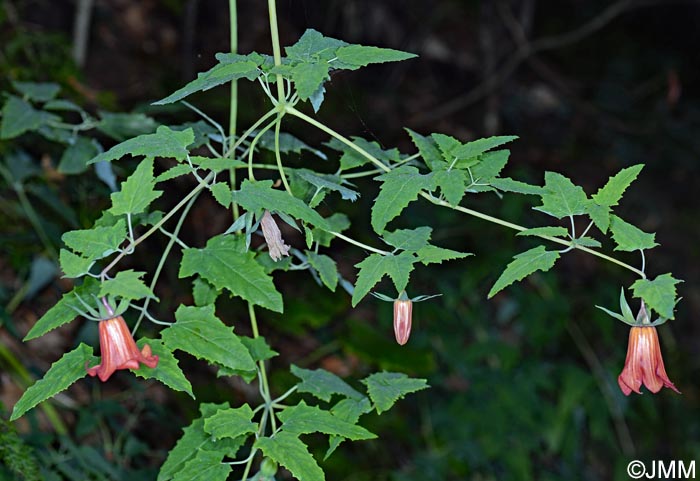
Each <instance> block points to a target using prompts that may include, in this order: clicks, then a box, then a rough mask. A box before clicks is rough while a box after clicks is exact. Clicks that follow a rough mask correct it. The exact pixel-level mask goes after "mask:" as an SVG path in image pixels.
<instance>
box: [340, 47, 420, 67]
mask: <svg viewBox="0 0 700 481" xmlns="http://www.w3.org/2000/svg"><path fill="white" fill-rule="evenodd" d="M336 56H337V57H338V61H340V62H342V64H343V66H342V68H344V69H347V70H355V69H357V68H360V67H365V66H367V65H369V64H371V63H385V62H399V61H401V60H408V59H409V58H414V57H417V55H415V54H412V53H408V52H401V51H400V50H393V49H390V48H379V47H366V46H364V45H348V46H346V47H340V48H339V49H338V50H337V51H336ZM331 64H332V62H331Z"/></svg>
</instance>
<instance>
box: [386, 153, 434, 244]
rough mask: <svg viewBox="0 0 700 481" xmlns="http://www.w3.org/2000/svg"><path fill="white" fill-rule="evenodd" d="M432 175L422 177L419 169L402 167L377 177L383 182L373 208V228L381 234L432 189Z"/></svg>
mask: <svg viewBox="0 0 700 481" xmlns="http://www.w3.org/2000/svg"><path fill="white" fill-rule="evenodd" d="M431 176H432V174H427V175H421V174H420V172H418V169H416V168H415V167H411V166H406V165H404V166H401V167H398V168H396V169H394V170H392V171H391V172H388V173H386V174H383V175H380V176H378V177H376V178H377V179H378V180H381V181H382V186H381V188H380V191H379V195H378V196H377V198H376V199H375V200H374V205H373V206H372V227H373V228H374V231H375V232H377V233H378V234H381V233H382V232H383V231H384V228H385V227H386V225H387V224H388V223H389V222H390V221H391V220H392V219H394V218H395V217H397V216H398V215H399V214H401V212H402V211H403V209H404V208H405V207H406V206H407V205H408V204H409V203H410V202H411V201H414V200H416V199H417V198H418V193H419V192H420V191H421V190H423V189H430V187H431V185H432V177H431Z"/></svg>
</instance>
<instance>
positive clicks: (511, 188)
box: [489, 177, 544, 195]
mask: <svg viewBox="0 0 700 481" xmlns="http://www.w3.org/2000/svg"><path fill="white" fill-rule="evenodd" d="M489 183H490V184H491V186H492V187H495V188H497V189H498V190H502V191H504V192H515V193H516V194H525V195H542V194H543V193H544V189H543V188H542V187H540V186H539V185H530V184H526V183H525V182H520V181H519V180H513V179H511V178H508V177H504V178H502V179H493V180H491V182H489Z"/></svg>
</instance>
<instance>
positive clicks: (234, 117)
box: [228, 0, 240, 221]
mask: <svg viewBox="0 0 700 481" xmlns="http://www.w3.org/2000/svg"><path fill="white" fill-rule="evenodd" d="M228 12H229V23H230V24H231V38H230V44H231V53H234V54H235V53H238V8H237V5H236V0H229V1H228ZM237 121H238V79H233V80H231V102H230V104H229V124H228V138H229V143H233V142H234V139H235V138H236V122H237ZM230 153H231V158H232V159H235V158H236V150H235V149H231V152H230ZM229 183H230V185H231V190H236V169H235V168H234V167H231V168H230V169H229ZM231 209H232V213H233V220H234V221H235V220H236V219H238V217H239V215H240V210H239V206H238V202H233V203H232V205H231Z"/></svg>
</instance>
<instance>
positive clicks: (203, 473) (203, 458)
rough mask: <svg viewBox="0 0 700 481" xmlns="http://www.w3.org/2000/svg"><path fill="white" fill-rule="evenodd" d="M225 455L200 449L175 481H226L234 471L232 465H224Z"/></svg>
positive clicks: (175, 477) (177, 474) (176, 475)
mask: <svg viewBox="0 0 700 481" xmlns="http://www.w3.org/2000/svg"><path fill="white" fill-rule="evenodd" d="M223 459H224V455H223V454H222V453H220V452H217V451H209V450H207V449H198V450H197V451H196V452H195V453H194V457H193V458H192V459H190V460H188V461H187V462H186V463H185V465H184V467H183V468H182V470H181V471H178V472H177V473H176V474H175V476H174V477H173V481H226V480H227V479H228V477H229V474H230V473H231V471H232V470H233V468H232V467H231V465H229V464H226V463H222V462H221V461H222V460H223Z"/></svg>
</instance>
